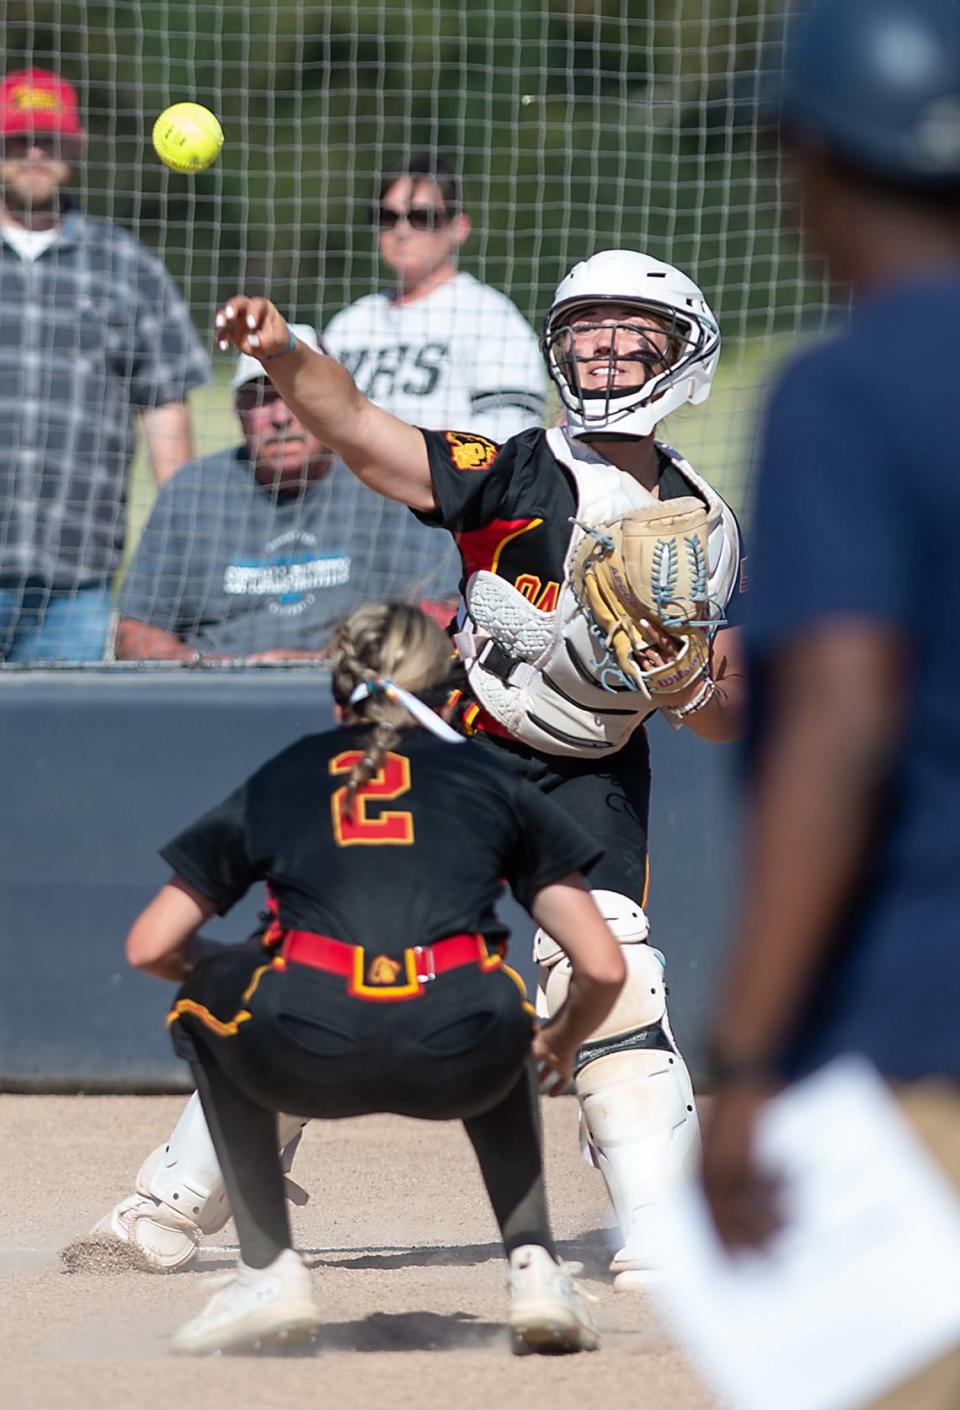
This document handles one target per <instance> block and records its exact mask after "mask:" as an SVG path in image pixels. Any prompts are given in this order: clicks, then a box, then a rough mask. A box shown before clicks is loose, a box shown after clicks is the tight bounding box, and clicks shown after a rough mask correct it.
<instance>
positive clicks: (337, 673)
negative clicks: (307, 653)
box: [329, 602, 455, 816]
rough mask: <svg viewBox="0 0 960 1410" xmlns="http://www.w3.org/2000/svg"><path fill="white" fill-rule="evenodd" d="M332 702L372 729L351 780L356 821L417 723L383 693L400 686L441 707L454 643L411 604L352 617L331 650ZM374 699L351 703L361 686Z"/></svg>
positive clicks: (381, 606) (378, 606) (350, 806)
mask: <svg viewBox="0 0 960 1410" xmlns="http://www.w3.org/2000/svg"><path fill="white" fill-rule="evenodd" d="M329 661H330V665H331V668H332V671H333V698H334V700H335V701H336V702H337V704H338V705H339V706H340V707H341V709H342V710H343V711H344V714H345V715H348V716H351V717H353V718H355V719H359V720H362V721H364V722H366V721H368V720H369V721H370V722H371V723H372V725H373V729H372V730H371V732H370V734H369V735H367V736H366V738H365V739H364V741H363V745H362V748H363V757H362V758H361V760H360V761H359V763H357V764H355V765H354V767H353V769H352V770H351V772H350V777H349V778H348V780H347V799H346V805H347V815H348V816H352V815H353V810H354V802H355V799H356V796H357V791H358V790H359V789H360V788H362V787H363V786H364V784H366V783H368V782H369V781H370V779H371V778H373V776H374V775H375V774H376V773H378V772H379V771H380V769H381V768H382V767H383V761H384V757H385V755H386V754H387V751H388V750H390V749H392V748H393V747H394V746H395V745H396V744H397V743H398V741H399V739H400V731H401V730H402V729H404V728H406V727H408V726H409V725H410V724H412V723H413V719H412V717H411V715H410V713H409V712H408V711H407V710H406V708H405V707H404V706H403V704H401V703H400V702H399V701H397V700H391V699H390V698H389V697H388V696H387V695H386V694H385V693H384V692H383V691H382V690H381V689H378V688H377V687H378V686H379V683H380V682H381V681H383V680H390V681H393V682H395V683H396V684H397V685H398V686H402V687H403V688H404V689H405V690H409V691H411V692H412V693H414V694H417V695H419V696H420V698H421V699H423V700H424V701H425V703H426V704H428V705H430V706H431V707H433V706H434V705H440V704H442V702H443V700H444V698H445V696H446V694H447V692H448V689H449V684H450V682H451V676H452V674H453V671H454V669H455V668H454V663H453V659H452V653H451V647H450V640H449V638H448V637H447V636H446V634H445V633H444V632H443V631H441V629H440V628H439V627H438V626H437V624H436V623H435V622H433V621H432V620H431V619H430V618H429V617H428V616H427V615H426V614H425V613H424V612H421V610H420V608H419V607H412V606H410V605H409V603H406V602H377V603H371V604H369V605H368V606H365V607H360V608H358V609H357V611H356V612H352V613H351V614H350V616H349V617H347V619H346V620H345V621H344V622H342V623H341V624H340V626H339V627H337V629H336V630H335V632H334V634H333V636H332V638H331V641H330V648H329ZM360 685H366V686H368V687H370V688H371V693H370V694H369V695H367V696H365V698H364V699H363V700H360V701H356V702H354V703H351V696H352V695H353V693H354V691H355V690H356V688H357V686H360Z"/></svg>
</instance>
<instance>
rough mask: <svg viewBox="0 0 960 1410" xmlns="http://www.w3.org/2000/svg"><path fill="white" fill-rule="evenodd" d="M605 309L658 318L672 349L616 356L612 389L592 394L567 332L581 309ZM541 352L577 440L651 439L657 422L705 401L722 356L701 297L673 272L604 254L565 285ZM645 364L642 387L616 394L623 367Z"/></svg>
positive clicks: (626, 255) (631, 256)
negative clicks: (630, 310) (686, 404)
mask: <svg viewBox="0 0 960 1410" xmlns="http://www.w3.org/2000/svg"><path fill="white" fill-rule="evenodd" d="M598 303H616V304H624V305H626V306H628V307H629V308H635V309H636V310H637V311H638V312H641V313H646V314H648V315H651V316H652V317H654V318H655V319H656V320H657V321H658V323H659V324H661V325H662V327H663V329H664V331H665V332H666V333H667V336H668V340H669V341H668V344H667V352H666V354H664V353H663V352H662V351H661V350H660V349H657V348H654V346H653V344H651V349H650V351H649V352H647V353H643V352H639V353H637V352H635V353H632V354H626V355H621V356H620V357H618V356H617V355H616V353H615V352H614V350H613V348H611V349H610V352H609V355H608V366H609V372H608V377H607V384H606V386H603V387H600V388H598V389H592V388H591V389H590V390H586V389H584V387H583V386H582V384H581V382H580V375H579V370H578V366H577V359H576V358H575V357H574V356H573V344H572V335H571V333H570V330H569V327H568V324H569V321H570V318H571V315H572V314H575V313H576V310H577V308H588V307H590V306H591V305H593V304H598ZM540 347H541V350H542V352H543V355H544V357H545V358H546V360H547V370H548V372H549V373H550V376H551V378H552V379H553V381H554V383H555V384H556V386H557V390H558V391H559V393H560V400H561V401H562V402H563V405H564V409H565V411H566V418H567V429H568V431H569V432H570V434H571V435H572V436H574V437H577V438H584V439H588V438H590V437H592V436H600V435H605V436H606V435H609V436H626V437H637V436H648V435H650V433H651V432H652V430H653V428H654V427H655V426H656V424H657V422H658V421H662V420H663V418H664V417H665V416H667V415H669V413H670V412H671V411H676V409H677V407H678V406H683V404H684V402H688V401H689V402H693V403H694V405H698V404H699V403H700V402H702V401H706V399H707V397H708V396H709V395H710V386H711V384H712V382H713V374H714V373H715V372H716V370H717V361H718V359H719V355H720V328H719V326H718V324H717V320H716V319H715V318H714V316H713V314H712V313H711V312H710V308H709V306H708V304H707V302H706V300H705V299H704V297H703V294H702V293H701V291H700V289H698V288H697V286H696V284H694V282H693V280H692V279H689V278H688V277H687V275H686V274H683V273H682V272H681V271H680V270H679V269H674V267H673V265H670V264H661V262H660V261H659V260H656V259H653V258H652V256H650V255H643V254H640V253H639V252H638V251H636V250H601V251H600V253H599V254H596V255H592V256H591V257H590V259H585V260H582V261H581V262H580V264H576V265H574V267H573V269H571V271H570V273H569V274H568V275H567V276H566V278H565V279H562V280H561V281H560V284H559V285H558V287H557V292H556V294H555V295H554V299H553V303H552V304H551V306H550V310H549V312H548V313H547V317H546V319H545V321H544V326H543V337H542V338H541V340H540ZM638 359H641V360H646V361H648V362H649V365H650V367H651V375H650V376H649V377H648V378H647V381H646V382H645V383H644V384H643V386H642V387H630V388H627V389H625V390H618V389H617V388H615V387H613V386H612V385H611V383H612V374H613V371H614V368H615V366H616V363H617V362H618V361H625V360H630V361H636V360H638ZM655 369H656V370H655Z"/></svg>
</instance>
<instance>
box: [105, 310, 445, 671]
mask: <svg viewBox="0 0 960 1410" xmlns="http://www.w3.org/2000/svg"><path fill="white" fill-rule="evenodd" d="M295 332H296V335H297V337H299V338H300V339H301V340H302V341H303V342H304V343H306V344H307V346H308V347H312V348H317V347H318V346H319V343H318V339H317V334H316V332H315V330H314V329H313V328H311V327H309V326H308V325H306V324H297V325H295ZM233 390H234V406H235V409H236V413H237V417H238V419H239V421H240V425H241V427H242V429H243V442H242V444H240V445H237V446H232V447H230V448H229V449H227V450H222V451H217V452H215V453H214V454H212V455H206V456H203V457H201V458H200V459H199V460H195V461H191V462H190V464H188V465H184V466H183V467H182V468H181V469H180V470H179V471H178V472H177V474H176V475H174V476H173V477H172V478H171V479H170V480H169V481H167V483H166V484H165V485H163V486H162V487H161V490H160V493H159V495H158V496H157V500H156V503H155V504H154V507H153V510H152V512H151V515H150V518H149V520H148V521H147V524H146V526H145V528H144V531H143V534H142V536H141V539H140V542H139V544H138V546H137V552H136V555H135V557H134V559H133V561H132V563H131V565H130V568H129V570H128V572H127V576H126V578H125V580H124V584H123V589H122V591H121V594H120V601H119V612H120V621H119V625H118V628H117V641H116V655H117V658H118V659H119V660H125V661H130V660H165V661H184V662H199V661H217V660H225V659H226V660H236V659H242V660H247V661H293V660H315V659H318V658H319V657H320V656H322V654H323V650H324V648H325V647H326V644H327V639H328V637H329V635H330V632H331V631H332V629H333V627H334V625H335V624H336V623H337V622H338V621H340V620H341V619H342V618H343V617H345V616H346V615H347V613H348V612H350V611H352V609H353V608H355V607H357V606H359V605H360V603H361V602H362V601H364V600H367V599H369V598H371V597H385V596H393V597H398V598H399V597H404V596H407V595H408V594H410V595H412V594H413V593H415V592H416V591H417V589H418V587H420V586H422V581H421V578H420V577H419V576H417V577H415V576H414V572H413V565H410V564H406V567H407V570H408V571H407V574H406V576H403V575H402V574H401V572H400V571H399V570H398V567H397V565H395V564H394V563H393V561H392V559H393V555H392V553H391V552H390V546H389V543H383V542H381V539H380V536H379V535H373V534H372V533H371V532H370V527H369V520H370V518H371V517H372V516H375V515H376V514H377V512H378V511H379V506H380V501H379V500H378V498H377V497H376V496H375V495H373V494H371V493H370V491H369V490H367V489H365V488H364V487H363V486H362V485H359V484H358V483H357V481H356V479H355V478H354V476H352V475H350V474H349V473H348V472H347V470H346V468H345V467H344V466H343V465H341V464H339V463H338V462H337V461H336V458H335V456H334V455H333V453H332V451H329V450H328V449H327V448H326V446H324V445H323V444H322V443H321V442H320V441H319V440H317V438H316V436H314V435H312V434H311V433H310V432H309V431H308V430H306V428H305V427H304V426H302V425H301V424H300V422H299V421H298V420H297V418H296V416H295V415H294V413H293V412H292V411H291V410H290V409H289V407H288V406H287V405H286V403H285V402H284V401H283V398H282V397H281V396H280V393H279V392H278V391H277V390H276V388H275V387H274V386H273V384H272V382H271V381H270V379H269V378H268V377H267V376H266V374H265V372H264V369H263V367H262V366H261V365H260V363H259V362H257V361H256V359H254V358H251V357H241V358H240V359H239V361H238V363H237V368H236V371H235V373H234V377H233ZM398 512H399V511H398ZM399 566H400V567H402V566H404V560H403V559H401V563H400V565H399Z"/></svg>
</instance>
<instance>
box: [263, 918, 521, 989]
mask: <svg viewBox="0 0 960 1410" xmlns="http://www.w3.org/2000/svg"><path fill="white" fill-rule="evenodd" d="M273 963H274V966H275V967H276V968H278V969H285V968H286V966H287V964H302V965H307V966H308V967H309V968H310V969H322V970H325V971H326V972H327V973H328V974H339V975H341V976H342V977H343V978H344V979H346V980H347V981H348V982H347V993H348V994H350V995H351V997H352V998H355V999H372V1000H373V1001H374V1002H375V1003H398V1002H400V1001H401V1000H403V999H416V998H417V997H418V996H419V995H420V994H422V993H423V986H424V984H427V983H429V982H430V980H431V979H436V977H437V975H438V974H445V973H446V972H447V970H450V969H459V968H460V967H461V966H462V965H467V964H475V965H478V966H479V967H480V969H482V970H489V969H497V968H498V967H499V966H500V965H501V964H502V963H503V956H502V954H501V953H499V952H498V951H494V953H493V954H491V953H490V951H489V950H488V949H487V943H486V941H485V940H484V938H483V936H482V935H448V936H446V937H445V938H444V939H443V940H435V941H434V943H433V944H432V945H414V946H412V948H410V949H408V950H404V952H403V956H402V957H396V956H393V955H384V954H375V953H372V954H371V955H370V957H369V958H368V951H367V950H366V949H365V948H364V946H362V945H348V944H347V943H346V942H345V941H343V940H334V939H333V937H332V936H330V935H316V934H315V933H314V932H313V931H312V930H286V931H284V933H283V949H282V951H281V954H280V955H278V956H277V958H276V959H275V960H274V961H273Z"/></svg>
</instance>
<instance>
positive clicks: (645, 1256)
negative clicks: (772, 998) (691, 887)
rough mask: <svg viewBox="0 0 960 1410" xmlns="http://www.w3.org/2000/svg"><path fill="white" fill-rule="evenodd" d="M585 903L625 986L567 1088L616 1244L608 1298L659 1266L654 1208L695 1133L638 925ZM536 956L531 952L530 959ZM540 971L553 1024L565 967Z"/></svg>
mask: <svg viewBox="0 0 960 1410" xmlns="http://www.w3.org/2000/svg"><path fill="white" fill-rule="evenodd" d="M593 894H594V899H595V900H596V901H597V904H598V906H599V907H600V910H601V911H602V912H603V914H604V916H605V918H606V919H607V921H608V924H609V925H610V928H611V930H613V932H614V934H615V935H616V936H617V939H618V940H619V941H620V944H621V945H622V946H623V957H624V960H625V962H626V966H627V979H626V983H625V984H624V987H623V989H622V991H621V993H620V995H619V997H618V999H617V1002H616V1004H615V1005H614V1007H613V1010H612V1011H611V1013H610V1014H609V1015H608V1017H607V1018H606V1019H605V1020H604V1022H603V1024H602V1025H601V1026H600V1028H599V1029H598V1030H597V1031H596V1033H594V1034H593V1035H592V1036H591V1038H590V1041H589V1042H587V1043H585V1044H584V1045H583V1047H582V1048H581V1049H580V1051H579V1053H578V1054H577V1065H576V1073H575V1084H576V1090H577V1096H578V1097H579V1099H580V1110H581V1117H582V1128H581V1129H582V1135H583V1137H584V1139H585V1143H586V1145H587V1148H588V1150H589V1154H590V1157H591V1159H592V1160H593V1163H594V1164H595V1165H596V1166H597V1167H598V1169H599V1170H600V1172H601V1174H602V1175H603V1178H604V1181H605V1183H606V1186H607V1191H608V1193H609V1195H610V1201H611V1203H612V1205H613V1208H614V1212H615V1214H616V1217H617V1223H618V1224H619V1225H620V1230H621V1233H622V1237H623V1241H624V1243H623V1247H622V1248H621V1249H620V1251H619V1253H617V1254H616V1256H615V1258H614V1260H613V1263H612V1265H611V1267H612V1270H613V1272H615V1273H616V1274H617V1275H618V1276H617V1279H616V1283H615V1286H616V1288H617V1290H618V1291H625V1290H627V1289H628V1288H630V1287H631V1286H633V1287H635V1286H637V1285H638V1284H640V1283H641V1282H642V1281H644V1275H645V1274H649V1273H650V1272H651V1271H652V1270H655V1269H656V1268H657V1267H658V1266H659V1263H660V1258H659V1254H658V1243H657V1240H658V1232H659V1229H658V1226H659V1219H658V1206H659V1204H660V1202H661V1201H662V1199H663V1196H664V1194H665V1192H666V1190H667V1187H668V1185H669V1183H670V1181H671V1180H672V1179H673V1178H674V1177H675V1176H676V1175H677V1174H678V1173H680V1172H681V1171H682V1170H684V1169H685V1168H687V1167H688V1166H689V1164H690V1163H691V1162H692V1161H693V1160H695V1159H696V1156H697V1152H698V1149H699V1127H698V1123H697V1113H696V1107H695V1105H694V1099H693V1088H692V1086H691V1083H690V1075H689V1073H688V1072H687V1067H686V1063H685V1062H684V1061H683V1058H682V1057H681V1056H680V1054H679V1052H678V1051H677V1046H676V1043H675V1042H674V1038H673V1034H672V1033H671V1031H670V1023H669V1019H668V1017H667V1000H666V987H665V985H664V960H663V956H662V955H661V953H660V951H659V950H655V949H653V948H652V947H651V946H650V945H647V944H644V943H642V942H643V940H644V939H645V938H646V935H647V934H648V931H649V927H648V925H647V923H646V917H645V916H644V914H643V912H642V911H641V910H640V908H639V907H638V906H637V905H636V903H635V902H632V901H630V900H628V899H627V898H626V897H625V896H620V895H618V894H617V893H616V892H611V891H595V892H594V893H593ZM641 922H642V923H641ZM551 943H552V942H551ZM542 953H543V946H542V943H541V947H540V948H539V949H538V951H537V954H538V958H539V957H540V956H541V955H542ZM550 958H552V957H550ZM546 963H547V965H548V966H549V967H547V968H546V969H545V970H544V971H543V972H542V973H541V994H540V996H539V997H540V1002H539V1003H538V1010H539V1011H541V1012H545V1013H546V1014H553V1013H556V1012H557V1010H558V1009H559V1007H560V1005H561V1004H562V1003H563V1001H564V999H565V998H566V994H567V988H568V985H569V982H570V964H569V961H568V960H566V958H561V959H559V960H553V962H552V963H550V959H548V960H547V961H546Z"/></svg>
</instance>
